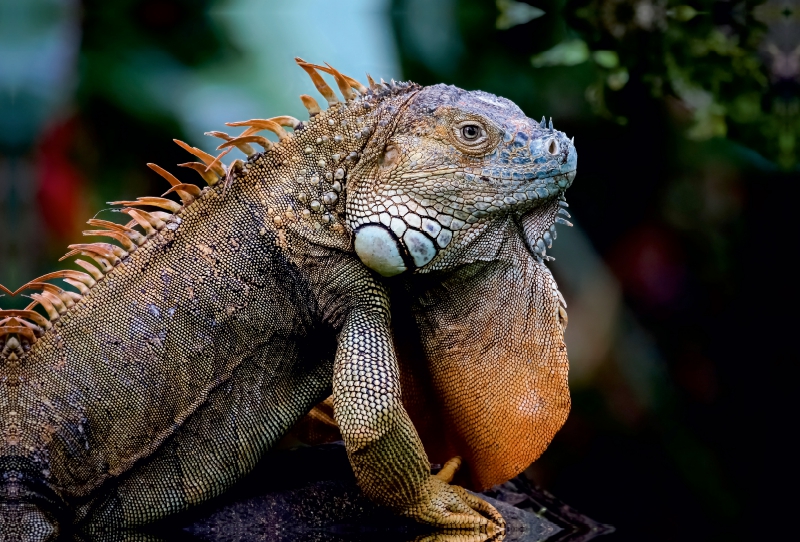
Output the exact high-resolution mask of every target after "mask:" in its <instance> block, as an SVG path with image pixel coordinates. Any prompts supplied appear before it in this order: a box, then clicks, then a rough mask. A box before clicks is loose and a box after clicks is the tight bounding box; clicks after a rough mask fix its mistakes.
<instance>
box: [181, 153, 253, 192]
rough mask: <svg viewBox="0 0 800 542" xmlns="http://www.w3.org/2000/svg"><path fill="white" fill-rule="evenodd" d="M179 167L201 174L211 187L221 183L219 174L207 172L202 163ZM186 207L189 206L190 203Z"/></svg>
mask: <svg viewBox="0 0 800 542" xmlns="http://www.w3.org/2000/svg"><path fill="white" fill-rule="evenodd" d="M242 152H244V151H242ZM178 166H179V167H188V168H190V169H193V170H195V171H196V172H197V173H199V174H200V176H201V177H203V180H204V181H205V182H206V183H208V184H209V185H211V186H214V185H215V184H217V183H218V182H219V176H217V174H216V173H214V172H211V171H206V165H205V164H201V163H200V162H186V163H184V164H178ZM186 205H188V203H187V204H186Z"/></svg>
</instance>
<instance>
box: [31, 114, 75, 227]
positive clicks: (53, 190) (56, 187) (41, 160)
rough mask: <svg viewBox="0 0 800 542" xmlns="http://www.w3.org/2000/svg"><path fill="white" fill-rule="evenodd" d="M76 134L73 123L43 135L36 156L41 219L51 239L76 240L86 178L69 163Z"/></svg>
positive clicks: (68, 121) (55, 126) (54, 127)
mask: <svg viewBox="0 0 800 542" xmlns="http://www.w3.org/2000/svg"><path fill="white" fill-rule="evenodd" d="M76 131H77V122H76V121H75V120H74V119H70V120H67V121H66V122H63V123H61V124H57V125H54V126H51V127H50V128H48V129H47V130H45V131H44V133H43V134H42V137H41V139H40V141H39V146H38V149H37V153H36V166H37V170H38V171H37V173H38V180H39V186H38V190H37V193H36V201H37V203H38V205H39V215H40V217H41V220H42V222H43V223H44V225H45V227H46V228H47V230H48V233H49V234H50V235H51V236H52V237H57V238H60V239H64V238H67V237H70V236H73V235H74V233H75V230H77V229H78V228H79V221H80V212H81V207H82V205H81V195H82V193H83V187H84V185H85V183H84V178H83V175H82V174H81V172H80V171H79V170H78V168H76V167H75V165H74V164H73V163H72V161H71V159H70V152H71V149H72V144H73V141H74V138H75V133H76Z"/></svg>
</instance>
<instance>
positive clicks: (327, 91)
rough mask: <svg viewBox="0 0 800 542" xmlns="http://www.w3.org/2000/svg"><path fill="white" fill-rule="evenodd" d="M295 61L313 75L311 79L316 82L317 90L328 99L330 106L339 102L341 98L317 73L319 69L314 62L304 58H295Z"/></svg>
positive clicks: (310, 75)
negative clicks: (311, 62) (309, 62)
mask: <svg viewBox="0 0 800 542" xmlns="http://www.w3.org/2000/svg"><path fill="white" fill-rule="evenodd" d="M294 60H295V62H297V65H298V66H300V67H301V68H303V70H305V72H306V73H307V74H308V76H309V77H311V81H313V82H314V86H315V87H317V90H318V91H319V93H320V94H322V96H323V97H324V98H325V99H326V100H327V101H328V105H329V106H333V105H336V104H338V103H339V98H337V97H336V94H334V93H333V89H332V88H331V87H329V86H328V83H326V82H325V80H324V79H323V78H322V76H320V74H318V73H317V70H315V69H314V66H313V65H312V64H308V63H307V62H306V61H305V60H303V59H302V58H295V59H294Z"/></svg>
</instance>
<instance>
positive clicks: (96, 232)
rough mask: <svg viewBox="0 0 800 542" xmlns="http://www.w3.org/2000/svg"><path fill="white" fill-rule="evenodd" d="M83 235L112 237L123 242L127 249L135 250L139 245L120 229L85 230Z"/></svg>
mask: <svg viewBox="0 0 800 542" xmlns="http://www.w3.org/2000/svg"><path fill="white" fill-rule="evenodd" d="M82 233H83V235H85V236H87V237H111V238H112V239H114V240H115V241H117V242H118V243H119V244H121V245H122V246H123V247H124V248H125V250H126V251H128V252H133V251H134V250H136V249H137V248H138V247H137V245H136V243H134V242H133V241H131V238H130V237H128V236H127V235H125V234H123V233H120V232H118V231H113V230H83V232H82Z"/></svg>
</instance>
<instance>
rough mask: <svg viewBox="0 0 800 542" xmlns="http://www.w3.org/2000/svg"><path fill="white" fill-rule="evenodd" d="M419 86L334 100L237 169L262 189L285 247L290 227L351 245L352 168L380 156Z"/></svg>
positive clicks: (238, 176)
mask: <svg viewBox="0 0 800 542" xmlns="http://www.w3.org/2000/svg"><path fill="white" fill-rule="evenodd" d="M416 88H417V87H416V86H411V85H409V86H406V87H388V86H387V87H386V89H385V91H384V92H383V93H380V92H378V93H371V94H368V95H367V96H364V97H361V98H359V99H357V100H354V101H352V102H348V103H340V104H337V105H334V106H332V107H330V108H329V109H327V110H325V111H322V112H320V113H318V114H317V115H314V116H312V117H311V118H310V119H309V120H308V121H307V122H305V123H303V125H302V127H298V129H297V130H295V132H294V133H293V134H290V135H289V137H287V138H285V139H283V140H282V141H281V142H280V144H279V145H276V146H275V147H274V148H273V149H271V150H270V151H267V152H263V153H259V154H254V155H251V157H250V158H248V160H247V162H246V163H243V164H242V165H241V167H240V168H237V169H236V170H234V172H233V182H236V183H243V184H244V185H252V186H253V187H255V188H256V189H257V191H258V192H257V196H256V197H257V198H258V199H259V200H260V201H261V202H262V203H263V204H264V205H265V207H266V208H267V215H268V217H269V218H268V220H271V224H269V225H265V227H266V228H267V229H270V228H275V229H277V232H278V239H279V243H284V244H286V246H288V245H289V244H290V243H288V238H287V234H290V235H296V236H299V237H302V238H304V239H306V240H308V241H311V242H312V243H315V244H319V245H323V246H326V247H330V248H337V249H340V250H345V251H352V239H351V233H352V232H351V231H350V228H349V227H348V223H347V219H346V202H347V193H348V191H352V190H353V189H354V184H356V183H357V182H358V180H357V179H354V178H353V175H352V173H353V172H354V170H355V169H356V165H357V164H358V165H359V167H358V170H359V171H363V170H364V169H365V168H364V167H363V166H364V163H365V162H372V161H375V160H376V159H377V156H378V155H379V153H380V151H381V150H382V148H383V142H384V141H385V140H386V138H387V137H388V134H389V133H390V132H391V129H392V127H393V124H394V123H395V122H396V119H397V116H398V115H397V111H398V109H399V108H400V107H402V105H403V104H404V103H406V102H407V101H408V100H409V99H411V97H412V96H413V95H414V93H415V92H416ZM376 149H377V150H376ZM366 169H369V168H366ZM244 189H245V190H247V188H244Z"/></svg>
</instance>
